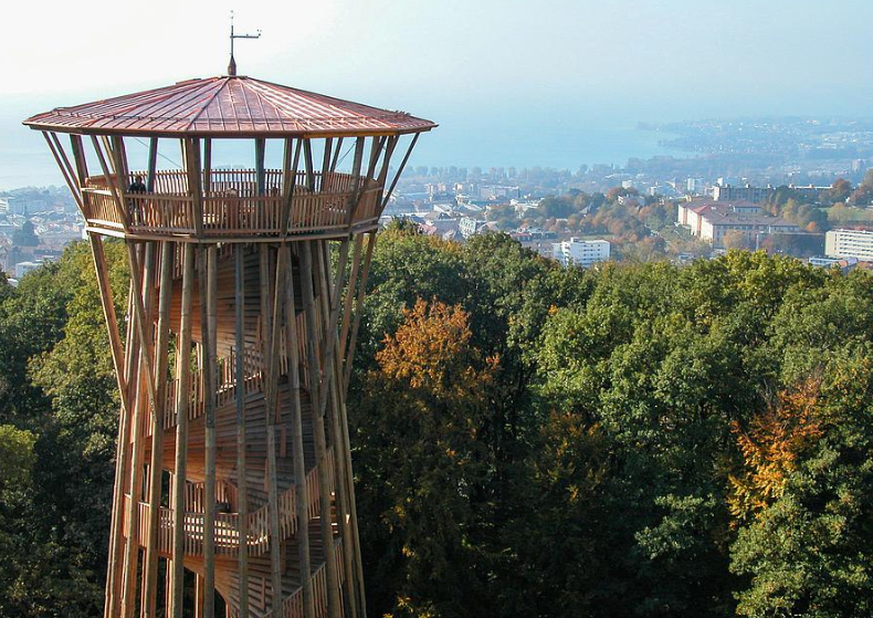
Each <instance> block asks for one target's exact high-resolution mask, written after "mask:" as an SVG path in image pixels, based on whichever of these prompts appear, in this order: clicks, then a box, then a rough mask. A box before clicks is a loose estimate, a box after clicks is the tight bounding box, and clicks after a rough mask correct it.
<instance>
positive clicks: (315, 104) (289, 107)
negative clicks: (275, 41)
mask: <svg viewBox="0 0 873 618" xmlns="http://www.w3.org/2000/svg"><path fill="white" fill-rule="evenodd" d="M24 124H26V125H28V126H30V127H31V128H34V129H42V130H49V131H59V132H63V133H85V134H98V135H105V134H116V135H140V136H151V137H157V136H174V137H179V136H181V135H191V136H213V137H254V136H260V137H266V136H278V135H283V136H289V135H311V136H339V135H362V134H363V135H371V134H395V133H417V132H421V131H429V130H430V129H432V128H434V127H435V126H436V124H434V123H433V122H431V121H429V120H424V119H422V118H416V117H414V116H411V115H409V114H407V113H406V112H399V111H390V110H386V109H379V108H377V107H370V106H369V105H362V104H360V103H353V102H351V101H344V100H342V99H337V98H334V97H329V96H326V95H323V94H316V93H314V92H307V91H305V90H299V89H297V88H291V87H288V86H281V85H279V84H274V83H271V82H266V81H262V80H259V79H254V78H251V77H246V76H236V75H226V76H223V77H212V78H208V79H192V80H188V81H184V82H179V83H177V84H174V85H172V86H166V87H164V88H156V89H154V90H146V91H144V92H137V93H135V94H129V95H124V96H120V97H114V98H111V99H105V100H102V101H95V102H93V103H85V104H82V105H76V106H74V107H59V108H56V109H53V110H52V111H50V112H45V113H43V114H37V115H36V116H33V117H31V118H28V119H27V120H25V121H24Z"/></svg>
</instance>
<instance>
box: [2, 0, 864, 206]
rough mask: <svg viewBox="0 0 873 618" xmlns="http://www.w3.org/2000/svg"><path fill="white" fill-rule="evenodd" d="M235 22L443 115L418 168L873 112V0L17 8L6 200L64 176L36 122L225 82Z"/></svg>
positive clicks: (178, 2)
mask: <svg viewBox="0 0 873 618" xmlns="http://www.w3.org/2000/svg"><path fill="white" fill-rule="evenodd" d="M231 10H235V24H236V29H237V33H242V32H254V31H256V30H258V29H260V30H261V31H262V38H261V39H260V40H258V41H238V42H237V44H236V45H237V47H236V59H237V64H238V67H239V73H240V74H247V75H252V76H255V77H259V78H262V79H268V80H270V81H275V82H279V83H283V84H287V85H292V86H296V87H300V88H304V89H308V90H313V91H316V92H323V93H325V94H331V95H335V96H339V97H342V98H348V99H352V100H357V101H360V102H363V103H368V104H372V105H376V106H379V107H387V108H391V109H403V110H406V111H409V112H411V113H413V114H414V115H416V116H421V117H424V118H429V119H432V120H434V121H436V122H438V123H439V124H440V128H439V129H437V130H436V131H434V132H433V134H432V135H429V136H427V139H423V140H422V141H421V144H420V147H419V148H418V150H417V152H416V156H415V160H414V161H413V163H415V164H425V165H449V164H457V165H467V166H471V165H480V166H482V167H489V166H492V165H506V166H508V165H517V166H525V165H536V164H540V165H549V166H553V167H576V166H578V164H580V163H583V162H587V163H594V162H616V163H619V162H622V161H621V158H622V157H624V158H626V157H627V156H647V155H649V154H652V153H653V152H654V151H655V150H657V148H656V146H655V145H654V143H648V142H646V140H645V139H643V138H642V137H641V136H639V135H637V134H635V133H634V131H633V128H634V127H635V126H636V124H637V123H638V122H641V121H644V122H663V121H672V120H683V119H688V120H691V119H703V118H713V117H717V118H726V117H737V116H751V115H839V116H864V117H870V116H873V110H871V106H870V101H871V100H873V96H871V95H873V63H871V62H870V61H869V58H870V53H871V47H870V39H869V24H870V23H873V2H870V0H829V1H825V0H816V1H813V0H731V1H716V0H597V1H594V0H466V1H463V2H462V1H460V0H440V1H438V2H437V1H433V0H431V1H427V2H425V1H423V0H332V1H331V0H322V1H320V2H313V1H311V0H310V1H309V2H305V3H304V2H302V1H300V0H286V1H284V2H260V1H259V0H249V1H248V2H246V3H235V2H229V1H227V0H215V1H213V2H203V1H199V0H198V1H196V2H195V1H191V0H150V1H149V2H144V3H122V2H109V1H108V0H81V1H80V2H76V3H71V2H69V3H63V4H61V3H59V2H45V0H34V1H32V2H22V1H12V0H10V1H7V2H4V3H3V5H2V8H0V23H2V24H3V36H2V37H0V69H2V75H3V92H2V95H3V97H2V100H3V105H2V106H0V189H7V188H10V187H12V186H14V185H15V184H16V183H19V184H20V183H22V182H25V181H26V180H27V179H28V178H31V179H33V180H34V181H36V179H37V178H42V177H43V176H45V175H46V174H48V172H43V171H42V170H43V166H47V165H48V163H50V162H49V159H48V154H47V152H42V151H43V150H47V149H46V148H45V146H44V144H43V143H42V141H41V140H40V139H39V136H38V135H35V134H32V133H31V132H29V131H28V130H27V129H24V128H22V127H21V125H20V122H21V120H22V119H23V118H25V117H27V116H29V115H31V114H33V113H36V112H40V111H44V110H46V109H50V108H53V107H56V106H62V105H72V104H76V103H82V102H86V101H90V100H95V99H99V98H103V97H108V96H113V95H117V94H124V93H129V92H134V91H136V90H140V89H146V88H153V87H157V86H162V85H166V84H170V83H174V82H176V81H181V80H184V79H188V78H191V77H208V76H210V75H217V74H223V73H224V72H225V70H226V66H227V60H228V39H227V35H228V28H229V16H230V12H231ZM636 133H640V132H636ZM649 142H652V140H651V139H650V140H649ZM597 157H601V158H602V159H607V158H613V159H615V160H614V161H607V160H603V161H599V160H598V159H597ZM46 169H47V167H46ZM58 180H59V179H58ZM46 182H48V180H46Z"/></svg>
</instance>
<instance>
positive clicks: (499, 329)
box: [0, 204, 873, 618]
mask: <svg viewBox="0 0 873 618" xmlns="http://www.w3.org/2000/svg"><path fill="white" fill-rule="evenodd" d="M547 206H548V207H549V208H552V207H553V206H554V207H556V208H557V207H560V205H557V204H556V205H547ZM107 254H108V255H107V257H108V260H109V264H110V267H111V276H112V279H113V289H114V290H116V292H119V291H126V289H127V286H126V276H127V275H126V271H125V268H124V260H123V256H122V247H121V246H120V245H117V244H115V243H112V242H110V243H107ZM871 284H873V281H871V276H870V275H869V274H867V273H866V272H861V271H856V272H852V273H850V274H848V275H844V274H841V273H840V272H838V271H836V270H832V271H831V270H821V269H815V268H812V267H809V266H807V265H804V264H802V263H801V262H799V261H797V260H795V259H793V258H787V257H781V256H775V257H768V256H767V255H766V254H764V253H763V252H757V253H750V252H747V251H731V252H729V253H728V254H727V255H724V256H722V257H719V258H717V259H714V260H696V261H694V262H692V263H690V264H688V265H685V266H676V265H672V264H670V263H667V262H654V263H644V264H613V263H608V264H603V265H599V266H597V267H594V268H592V269H590V270H583V269H579V268H573V267H571V268H563V267H561V266H559V265H558V264H556V263H555V262H553V261H551V260H547V259H544V258H541V257H539V256H537V255H535V254H534V253H532V252H530V251H528V250H525V249H523V248H522V247H521V246H520V245H519V244H518V243H517V242H515V241H513V240H511V239H510V238H509V237H508V236H505V235H501V234H486V235H482V236H476V237H473V238H471V239H470V241H469V242H468V243H467V244H465V245H460V244H456V243H452V242H445V241H441V240H438V239H435V238H432V237H426V236H421V235H418V234H416V233H415V230H414V229H410V228H409V227H408V226H406V227H405V226H402V225H398V226H393V227H391V228H389V229H388V230H386V231H385V232H383V233H382V234H380V237H379V240H378V243H377V246H376V249H375V254H374V257H373V265H372V272H371V274H370V285H369V288H370V293H369V296H368V297H367V301H366V303H365V306H364V316H363V323H362V328H361V333H360V337H359V340H358V351H357V355H356V357H355V367H354V372H353V376H352V387H351V392H350V396H349V405H348V409H349V415H350V423H351V431H352V436H351V444H352V447H353V453H352V455H353V461H354V466H355V475H356V477H355V482H356V487H357V496H358V517H359V522H360V529H361V535H362V548H363V553H364V560H365V564H364V571H365V574H366V577H367V578H368V580H367V582H366V584H367V593H368V606H369V608H370V614H371V615H372V616H393V617H398V618H399V617H412V616H415V617H421V618H424V617H431V618H437V617H440V618H466V617H470V618H473V617H479V616H499V617H507V618H510V617H512V618H515V617H519V618H521V617H522V616H524V617H530V616H538V617H544V618H545V617H556V618H557V617H568V618H569V617H577V616H595V617H597V616H604V617H606V616H688V617H692V616H694V617H697V616H734V615H741V616H814V617H822V618H824V617H837V616H869V615H870V614H871V612H873V580H871V578H873V573H871V569H873V567H871V565H873V527H871V524H870V522H871V521H873V457H871V451H873V285H871ZM119 293H120V292H119ZM115 300H116V303H117V310H118V312H119V315H123V298H121V297H120V296H119V297H118V298H116V299H115ZM115 388H116V387H115V380H114V378H113V375H112V364H111V360H110V358H109V351H108V346H107V341H106V334H105V326H104V324H103V317H102V313H101V310H100V303H99V294H98V291H97V286H96V282H95V280H94V276H93V265H92V262H91V256H90V250H89V248H88V246H87V244H85V243H77V244H73V245H71V246H70V247H68V249H67V251H66V252H65V254H64V257H63V259H62V260H61V261H60V262H58V263H56V264H49V265H46V266H44V267H42V268H41V269H38V270H37V271H35V272H33V273H30V274H28V275H26V276H25V277H24V278H23V279H22V280H21V282H20V284H19V286H18V287H17V288H13V287H11V286H10V285H9V284H8V283H6V281H5V280H2V281H0V470H2V474H0V616H2V617H3V618H6V617H9V618H12V617H16V618H18V617H27V618H30V617H36V616H40V617H42V616H57V617H61V616H64V617H74V618H78V617H85V616H97V615H100V613H101V611H102V595H103V582H104V577H105V561H106V551H107V549H106V546H107V538H108V527H109V519H110V518H109V502H110V499H111V481H112V473H113V463H112V460H113V456H114V452H113V445H114V440H115V433H116V431H117V428H116V425H115V420H116V418H117V407H118V400H117V396H116V394H115Z"/></svg>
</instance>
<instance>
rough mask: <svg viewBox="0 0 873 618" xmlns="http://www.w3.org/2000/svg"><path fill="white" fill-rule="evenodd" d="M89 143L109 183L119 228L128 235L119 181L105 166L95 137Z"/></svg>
mask: <svg viewBox="0 0 873 618" xmlns="http://www.w3.org/2000/svg"><path fill="white" fill-rule="evenodd" d="M91 141H92V143H93V145H94V152H95V153H96V154H97V162H98V163H99V164H100V169H101V170H102V171H103V176H104V177H105V178H106V182H108V183H109V188H110V189H111V192H112V198H113V200H114V201H115V207H116V208H117V209H118V214H119V215H120V219H121V226H122V228H124V233H125V234H130V218H129V217H128V216H127V214H128V213H127V210H126V209H125V208H124V204H123V203H122V201H121V191H122V189H120V188H119V184H118V183H119V179H118V178H117V177H116V176H114V175H113V174H112V172H111V171H110V169H109V166H108V165H107V164H106V157H104V156H103V150H102V146H101V145H100V142H99V141H98V139H97V136H96V135H92V136H91ZM107 148H108V146H107Z"/></svg>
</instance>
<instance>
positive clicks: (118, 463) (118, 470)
mask: <svg viewBox="0 0 873 618" xmlns="http://www.w3.org/2000/svg"><path fill="white" fill-rule="evenodd" d="M98 238H99V237H98ZM101 248H102V246H101ZM105 307H106V305H104V309H105ZM132 313H133V284H132V283H130V284H129V285H128V295H127V316H128V318H129V317H130V315H131V314H132ZM126 335H127V336H126V337H125V348H124V367H123V371H122V373H120V374H119V375H120V377H119V388H122V389H123V391H122V393H121V398H122V402H129V401H130V398H131V395H132V393H133V387H134V386H135V384H136V377H135V376H134V373H133V368H134V364H135V362H136V359H138V358H139V354H138V347H137V346H138V341H137V337H136V331H135V329H134V328H133V320H130V319H128V321H127V329H126ZM132 414H133V411H132V410H131V408H130V406H129V405H124V406H123V407H122V410H121V418H120V419H119V423H118V445H117V448H116V455H115V483H114V486H113V496H112V520H111V523H110V532H109V566H108V568H107V574H106V600H105V604H104V615H105V616H116V615H117V613H118V605H119V603H120V602H121V600H120V598H119V596H120V590H121V574H120V571H121V569H122V567H123V566H124V560H123V558H122V556H123V543H122V541H123V534H122V530H123V528H122V526H123V523H122V522H123V518H124V477H125V471H126V470H127V468H128V466H127V463H128V461H127V460H128V456H129V451H130V440H129V433H130V421H131V417H132Z"/></svg>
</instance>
